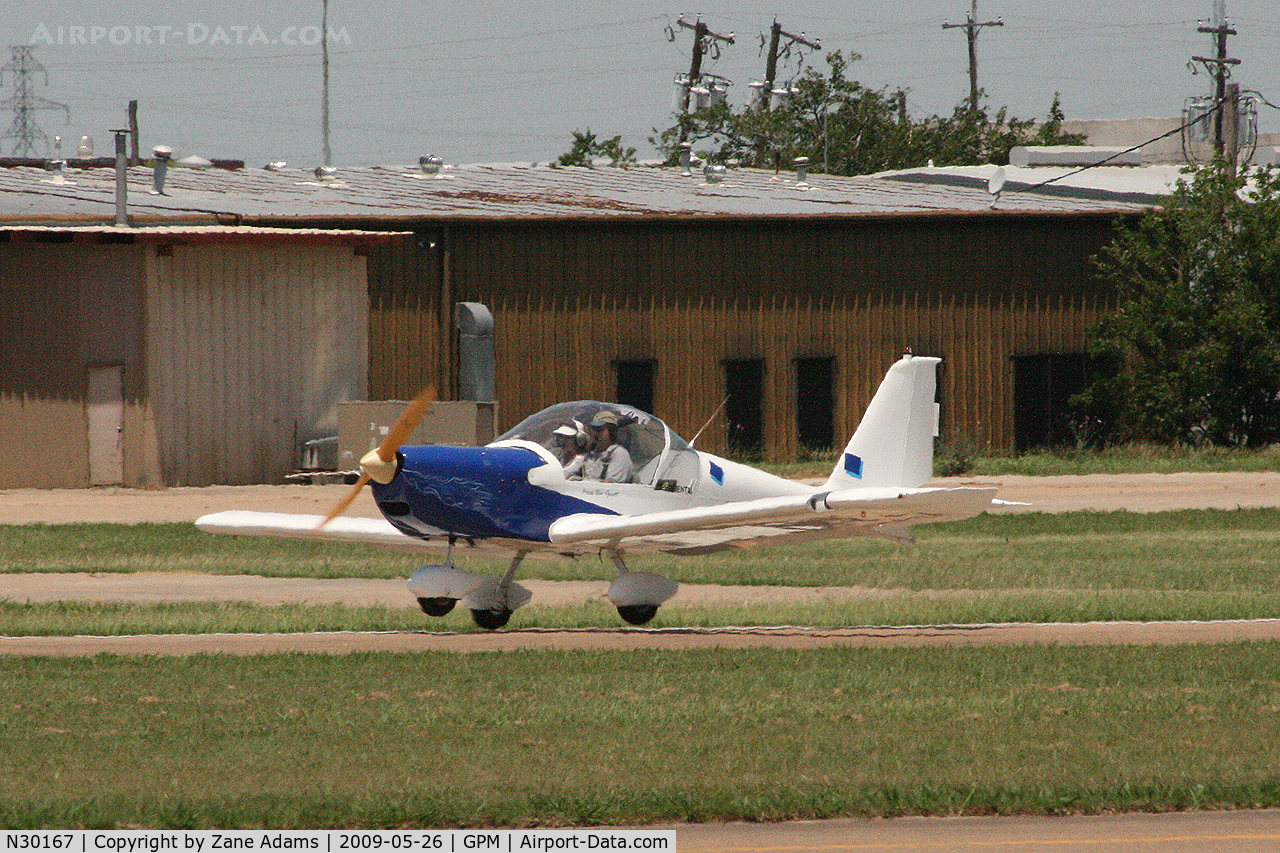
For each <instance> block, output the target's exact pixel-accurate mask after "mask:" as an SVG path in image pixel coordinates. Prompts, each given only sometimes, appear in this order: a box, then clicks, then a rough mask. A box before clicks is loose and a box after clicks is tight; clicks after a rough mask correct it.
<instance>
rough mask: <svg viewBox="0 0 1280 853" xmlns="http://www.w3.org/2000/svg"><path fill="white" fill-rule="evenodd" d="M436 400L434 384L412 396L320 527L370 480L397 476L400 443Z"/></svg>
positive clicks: (335, 515)
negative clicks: (352, 484) (350, 486)
mask: <svg viewBox="0 0 1280 853" xmlns="http://www.w3.org/2000/svg"><path fill="white" fill-rule="evenodd" d="M435 401H436V389H435V388H428V389H426V390H425V391H423V392H422V393H421V394H419V395H418V396H417V397H414V398H413V401H412V402H411V403H409V405H408V406H406V407H405V410H404V411H403V412H402V413H401V414H400V417H399V418H398V419H397V420H396V422H395V423H394V424H392V426H391V429H390V430H388V431H387V437H386V438H384V439H383V440H382V443H381V444H379V445H378V446H377V447H375V448H374V449H373V450H370V451H369V452H368V453H366V454H365V455H364V456H363V457H362V458H361V459H360V470H361V474H360V479H358V480H356V484H355V486H354V487H353V488H352V489H351V491H350V492H349V493H348V494H347V496H346V497H345V498H343V499H342V500H340V501H338V505H337V506H335V507H334V508H333V509H332V510H331V511H330V512H329V514H328V515H326V516H325V518H324V521H322V522H320V523H319V524H318V525H316V529H317V530H320V529H322V528H323V527H324V526H325V525H326V524H328V523H329V522H331V521H333V520H334V519H335V518H337V517H338V516H340V515H342V514H343V513H344V512H346V511H347V507H349V506H351V504H352V503H353V502H355V499H356V498H357V497H358V496H359V495H360V490H361V489H363V488H364V487H365V485H366V484H367V483H368V482H369V481H370V480H375V481H377V482H379V483H384V484H385V483H390V482H391V481H392V480H393V479H395V476H396V451H398V450H399V449H400V445H402V444H404V443H405V442H406V441H408V440H409V436H411V435H413V431H414V430H415V429H417V428H418V424H419V423H420V422H421V421H422V417H423V415H425V414H426V413H427V410H428V409H430V408H431V404H432V403H434V402H435Z"/></svg>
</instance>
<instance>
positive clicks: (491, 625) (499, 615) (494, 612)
mask: <svg viewBox="0 0 1280 853" xmlns="http://www.w3.org/2000/svg"><path fill="white" fill-rule="evenodd" d="M471 619H472V620H473V621H474V622H475V623H476V624H477V625H479V626H480V627H481V628H483V629H485V630H486V631H496V630H498V629H499V628H501V627H503V626H504V625H506V624H507V622H508V621H509V620H510V619H511V611H510V610H508V609H507V608H505V607H498V608H492V609H491V608H485V609H483V610H472V611H471Z"/></svg>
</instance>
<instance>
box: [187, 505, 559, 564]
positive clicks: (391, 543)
mask: <svg viewBox="0 0 1280 853" xmlns="http://www.w3.org/2000/svg"><path fill="white" fill-rule="evenodd" d="M323 521H324V516H323V515H304V514H300V513H288V512H256V511H253V510H227V511H225V512H215V513H212V514H210V515H204V516H201V517H200V518H197V519H196V527H198V528H200V529H201V530H203V531H204V532H205V533H221V534H223V535H228V536H270V537H276V538H281V539H309V540H311V541H313V542H359V543H362V544H365V545H377V546H379V547H382V548H391V549H394V550H397V551H408V552H415V551H443V550H445V549H447V548H448V547H449V537H448V534H446V533H445V532H444V531H443V530H436V529H434V528H430V529H426V528H424V529H423V530H422V531H420V534H419V536H406V535H405V534H403V533H401V532H400V531H399V530H397V529H396V528H395V527H394V526H393V525H392V524H391V522H389V521H387V520H386V519H384V518H349V517H346V516H339V517H337V518H335V519H333V520H332V521H330V522H329V523H328V524H326V525H324V527H323V528H322V529H320V524H321V523H322V522H323ZM455 544H456V546H457V547H458V548H459V549H466V550H471V549H475V550H477V551H482V552H486V553H493V554H500V555H502V556H510V555H511V553H512V552H514V551H521V550H527V549H528V548H529V544H530V543H528V542H524V541H517V540H514V539H492V538H491V539H476V540H469V539H458V540H456V542H455ZM542 547H543V548H547V549H552V546H550V545H546V544H545V543H544V544H543V546H542ZM553 550H554V549H553Z"/></svg>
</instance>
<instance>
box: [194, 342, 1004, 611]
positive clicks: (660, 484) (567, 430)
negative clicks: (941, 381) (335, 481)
mask: <svg viewBox="0 0 1280 853" xmlns="http://www.w3.org/2000/svg"><path fill="white" fill-rule="evenodd" d="M940 361H941V359H938V358H933V357H923V356H914V355H912V354H911V353H910V351H908V352H907V354H905V355H903V356H902V358H901V359H900V360H898V361H897V362H895V363H894V364H893V365H892V366H891V367H890V368H889V370H888V372H887V373H886V375H885V377H884V379H883V380H882V381H881V384H880V387H879V389H878V390H877V391H876V394H875V396H874V397H873V398H872V400H871V403H870V405H869V406H868V407H867V410H866V413H865V414H864V416H863V418H862V421H861V423H860V424H859V425H858V428H857V430H856V431H855V432H854V434H853V437H852V438H851V439H850V440H849V443H848V445H847V446H846V447H845V449H844V452H843V453H841V454H840V458H839V460H838V461H837V462H836V465H835V468H834V470H832V472H831V476H829V477H828V478H827V480H826V482H825V483H823V484H822V485H820V486H810V485H805V484H803V483H799V482H796V481H793V480H787V479H784V478H782V477H777V476H774V475H772V474H769V473H767V472H764V471H761V470H759V469H756V468H752V467H750V466H747V465H743V464H740V463H737V462H733V461H732V460H729V459H723V458H721V457H719V456H715V455H712V454H710V453H705V452H702V451H699V450H695V449H693V447H692V446H691V445H690V444H689V443H687V442H685V441H684V440H683V439H682V438H680V436H678V435H676V433H675V432H674V431H672V430H671V428H670V427H668V426H667V425H666V424H665V423H663V422H662V421H661V420H660V419H658V418H656V417H654V416H653V415H651V414H649V413H647V412H642V411H640V410H639V409H635V408H632V407H630V406H623V405H617V404H612V403H601V402H597V401H594V400H582V401H578V402H572V403H560V404H558V405H554V406H551V407H550V408H547V409H543V410H542V411H540V412H538V413H537V414H535V415H532V416H530V417H528V418H526V419H525V420H523V421H521V422H520V423H519V424H517V425H516V426H515V427H514V428H513V429H511V430H510V431H508V432H507V433H505V434H504V435H502V436H500V437H499V438H498V439H497V440H496V441H494V442H493V443H491V444H489V445H487V446H485V447H450V446H434V445H423V446H404V443H405V441H406V440H407V439H408V437H409V436H410V435H411V434H412V432H413V430H414V429H415V428H416V426H417V424H418V422H419V421H420V420H421V418H422V416H423V414H424V413H425V412H426V411H427V409H428V407H429V406H430V405H431V403H432V401H433V395H432V394H431V393H430V392H426V393H424V394H423V395H421V396H419V397H418V399H416V400H414V401H413V402H412V403H411V404H410V405H409V406H408V407H407V408H406V410H405V412H404V414H402V415H401V417H400V419H399V420H398V421H397V422H396V424H395V425H394V426H393V427H392V428H391V429H390V430H389V431H388V434H387V436H386V438H385V439H384V440H383V442H382V443H381V444H380V445H379V446H378V447H377V448H375V449H374V450H371V451H370V452H369V453H368V454H366V455H365V456H364V458H362V459H361V461H360V467H361V469H362V471H363V473H362V474H361V477H360V479H359V481H358V482H357V483H356V484H355V488H354V489H353V490H352V491H351V493H350V494H349V495H347V497H346V498H345V499H344V500H343V501H342V502H341V503H339V505H338V506H337V507H336V508H335V509H334V511H333V512H331V513H330V514H329V516H328V517H321V516H318V515H294V514H286V513H265V512H250V511H240V510H233V511H229V512H219V513H214V514H212V515H206V516H204V517H202V518H200V519H198V520H197V521H196V525H197V526H198V527H199V528H200V529H201V530H204V531H207V532H210V533H224V534H232V535H263V536H285V537H303V538H317V537H318V538H323V539H329V540H336V541H348V542H351V541H355V542H368V543H375V544H380V545H398V546H404V545H410V544H412V545H414V546H418V547H426V548H434V549H440V548H444V549H445V550H446V556H445V559H444V563H443V564H433V565H428V566H425V567H423V568H421V569H419V570H417V571H416V572H414V573H413V574H412V576H411V577H410V578H409V581H408V585H409V590H410V592H411V593H412V594H413V595H414V597H416V598H417V600H418V604H419V605H420V606H421V607H422V610H423V611H424V612H425V613H427V614H428V615H430V616H443V615H445V614H447V613H449V612H450V611H451V610H452V609H453V607H454V605H456V604H457V603H458V602H459V601H461V602H462V604H463V605H464V606H466V607H467V608H469V609H470V610H471V615H472V618H473V619H474V621H475V623H476V624H477V625H479V626H480V627H481V628H485V629H487V630H496V629H498V628H501V627H502V626H504V625H506V624H507V621H508V620H509V619H510V617H511V614H512V612H513V611H514V610H515V609H516V608H518V607H522V606H523V605H525V604H527V603H528V602H529V600H530V599H531V598H532V593H530V592H529V590H528V589H527V588H526V587H524V586H522V585H521V584H519V583H518V582H516V580H515V575H516V571H517V569H518V568H519V567H520V564H521V562H522V561H523V560H524V558H525V557H526V556H527V555H530V554H535V555H545V556H565V557H574V556H580V555H585V554H600V555H605V556H607V557H608V558H609V559H610V560H611V561H612V563H613V565H614V566H615V567H616V569H617V572H618V576H617V578H616V579H614V581H613V582H612V583H611V584H610V586H609V591H608V597H609V599H610V601H611V602H612V603H613V605H614V606H615V607H616V608H617V610H618V614H619V616H621V617H622V619H623V620H625V621H626V622H628V623H631V624H633V625H643V624H645V623H646V622H648V621H649V620H651V619H652V618H653V617H654V615H655V614H656V613H657V612H658V608H659V607H660V606H661V605H662V604H663V603H664V602H666V601H667V600H668V599H670V598H671V596H673V595H674V594H675V593H676V590H677V587H678V584H677V583H676V582H675V581H672V580H670V579H668V578H665V577H662V576H660V575H655V574H651V573H648V572H633V571H630V570H628V569H627V566H626V563H625V561H624V560H625V556H626V555H627V554H629V553H647V552H655V551H656V552H665V553H670V554H706V553H710V552H714V551H720V550H725V549H731V548H748V547H755V546H759V545H766V544H783V543H794V542H808V541H814V540H819V539H838V538H848V537H853V536H880V537H884V538H887V539H891V540H894V541H897V542H902V543H909V542H912V541H914V537H913V536H912V534H911V531H910V526H911V525H913V524H926V523H931V522H940V521H953V520H958V519H962V518H970V517H972V516H975V515H978V514H979V513H981V512H983V511H985V510H988V509H990V508H992V507H993V506H1000V505H1004V504H1005V503H1006V502H1004V501H999V500H996V499H995V491H996V489H995V488H994V487H984V486H960V487H950V488H926V487H924V484H925V483H926V482H927V481H928V480H929V479H930V477H931V476H932V473H933V439H934V436H935V435H936V433H937V424H938V409H937V404H936V403H935V402H934V395H935V391H936V373H937V366H938V363H939V362H940ZM695 440H696V437H695ZM619 448H620V449H619ZM593 463H594V465H593ZM370 482H371V483H372V490H373V498H374V500H375V502H376V503H377V506H378V509H379V510H380V511H381V513H382V515H383V516H384V519H367V518H344V517H339V516H340V515H341V513H342V512H343V511H345V510H346V508H347V507H348V506H350V504H351V502H352V501H353V500H355V498H356V496H357V495H358V494H359V493H360V490H361V489H362V488H363V487H364V486H365V485H366V484H367V483H370ZM457 546H463V547H468V548H474V549H482V550H488V551H495V550H496V551H500V552H505V553H508V554H512V555H513V556H512V559H511V563H510V565H509V567H508V568H507V570H506V572H505V573H504V574H503V575H502V576H501V577H495V576H482V575H475V574H472V573H470V572H467V571H464V570H462V569H460V568H457V567H456V566H454V564H453V552H454V549H455V547H457Z"/></svg>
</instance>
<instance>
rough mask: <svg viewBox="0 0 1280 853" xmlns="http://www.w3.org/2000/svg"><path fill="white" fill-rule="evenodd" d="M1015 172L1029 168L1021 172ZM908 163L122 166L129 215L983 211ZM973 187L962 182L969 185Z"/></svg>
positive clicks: (47, 211)
mask: <svg viewBox="0 0 1280 853" xmlns="http://www.w3.org/2000/svg"><path fill="white" fill-rule="evenodd" d="M1024 171H1025V170H1024ZM911 175H912V173H895V174H893V175H884V176H863V177H839V176H833V175H825V174H813V175H810V177H809V181H808V185H807V186H805V185H798V184H797V183H796V177H795V173H794V172H784V173H782V174H781V175H775V174H774V173H773V172H770V171H763V170H757V169H730V170H729V171H728V172H727V173H726V175H725V177H724V180H723V182H721V183H708V182H707V181H706V180H704V178H703V176H702V174H701V173H699V172H694V174H693V175H692V176H689V177H686V176H684V175H683V174H682V173H681V170H680V169H678V168H656V167H634V168H630V169H618V168H610V167H602V168H594V169H593V168H585V167H565V168H553V167H550V166H546V165H533V164H524V165H521V164H506V165H476V166H456V167H452V168H447V169H446V170H445V171H444V172H442V173H441V174H439V175H436V176H429V175H424V174H422V173H421V172H420V171H419V170H418V169H416V168H411V167H407V166H374V167H367V168H353V169H341V170H339V172H338V174H337V177H336V179H334V180H330V181H319V180H317V179H316V178H315V177H314V176H313V174H312V173H311V172H309V171H303V170H300V169H287V170H282V171H271V170H267V169H242V170H235V171H230V170H224V169H204V170H193V169H183V168H171V169H170V170H169V174H168V180H167V184H166V191H167V195H164V196H160V195H152V194H150V192H149V190H150V187H151V178H152V173H151V169H150V168H148V167H145V166H135V167H133V168H131V169H130V170H129V213H130V215H131V216H132V217H134V219H135V221H160V222H163V221H166V220H167V221H174V220H186V221H199V220H201V219H204V220H208V219H210V218H214V219H216V221H224V222H240V221H243V220H253V221H259V222H262V221H270V220H271V219H273V218H277V217H278V218H281V219H286V218H287V219H297V218H308V219H323V220H325V221H328V222H333V221H335V220H336V221H342V220H362V221H371V220H388V221H396V220H403V219H426V220H446V221H447V220H450V219H457V218H466V219H477V218H478V219H525V218H543V217H547V218H560V217H573V218H582V217H587V218H594V217H603V218H609V217H631V216H638V217H645V216H673V215H674V216H691V217H704V216H802V217H803V216H843V215H859V214H860V215H884V214H903V213H941V212H972V213H977V212H984V211H986V210H988V209H989V208H990V206H991V196H990V195H989V194H988V193H987V192H986V189H985V186H984V185H981V182H980V181H971V182H963V181H962V182H959V183H960V184H962V185H956V182H945V183H937V182H936V181H935V182H930V179H928V178H923V179H913V178H912V177H911ZM969 184H971V185H969ZM1150 203H1152V201H1151V200H1148V199H1147V197H1146V196H1135V195H1133V194H1124V193H1114V194H1113V193H1108V192H1106V191H1098V190H1096V189H1089V190H1087V191H1086V190H1083V189H1076V190H1073V189H1071V188H1069V187H1068V188H1065V189H1064V188H1063V187H1061V186H1056V185H1055V188H1054V190H1053V191H1052V192H1041V191H1030V192H1006V193H1005V194H1004V195H1003V196H1002V197H1001V200H1000V204H999V209H1000V210H1003V211H1012V212H1058V213H1061V212H1102V211H1126V210H1137V209H1141V208H1142V207H1144V206H1147V205H1149V204H1150ZM114 204H115V172H114V170H112V169H84V170H68V171H67V173H66V177H65V179H64V181H63V182H58V181H56V180H55V179H53V178H51V175H50V173H49V172H46V171H43V170H41V169H35V168H30V167H16V168H9V169H0V222H3V221H9V222H17V221H22V220H25V221H28V222H39V221H47V222H67V221H73V220H81V221H86V222H92V221H102V220H104V219H109V218H111V217H112V216H113V215H114Z"/></svg>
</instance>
